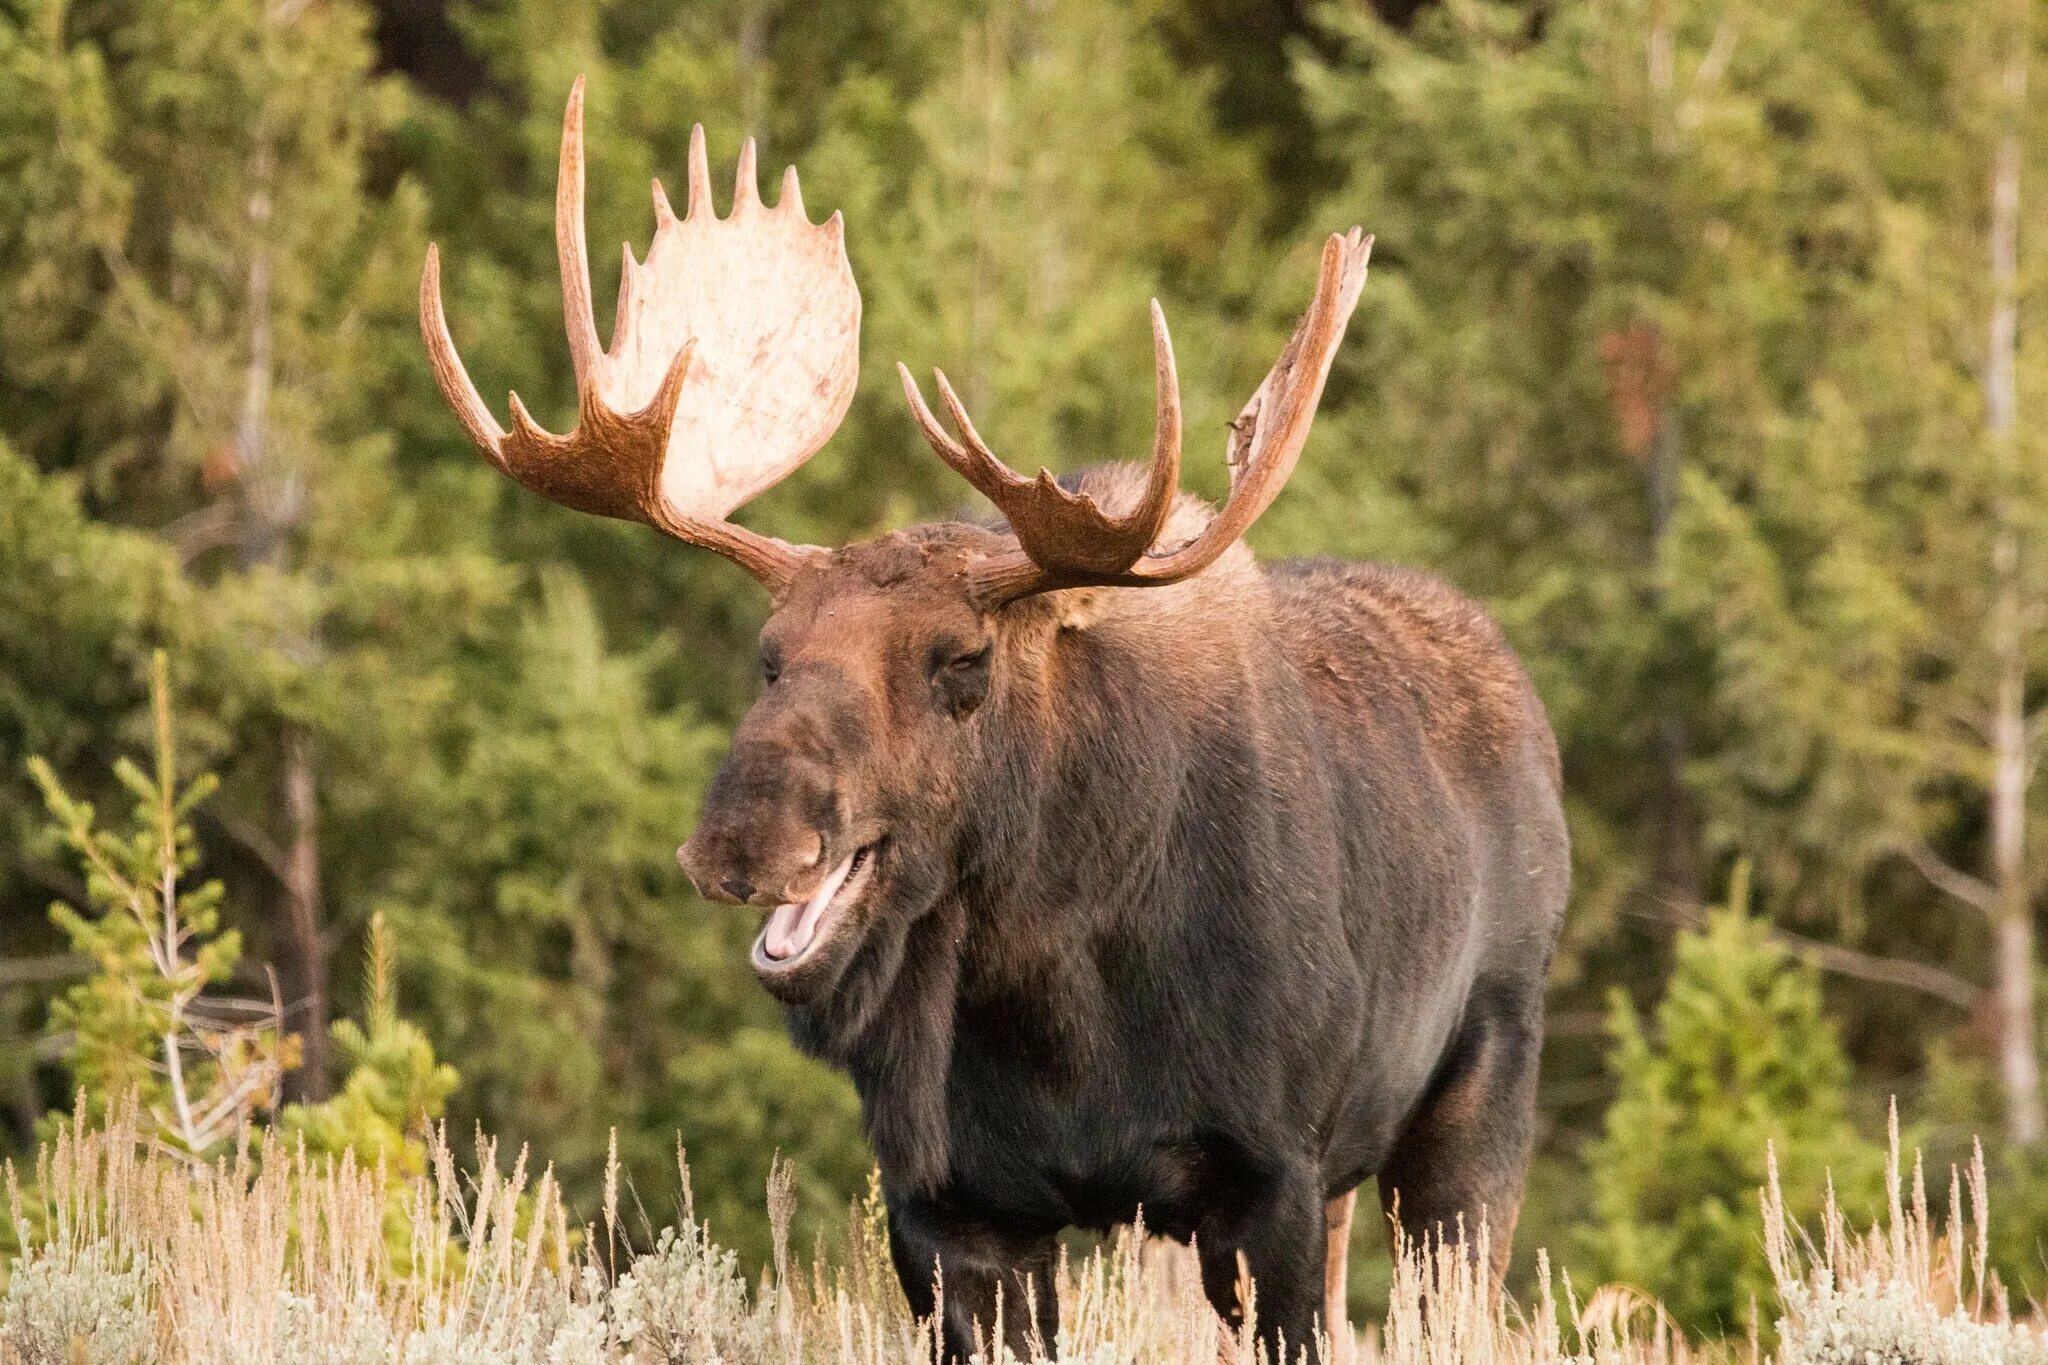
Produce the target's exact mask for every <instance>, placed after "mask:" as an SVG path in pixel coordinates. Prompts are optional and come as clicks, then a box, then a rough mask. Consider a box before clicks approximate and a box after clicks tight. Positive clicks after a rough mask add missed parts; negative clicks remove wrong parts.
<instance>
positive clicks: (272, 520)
mask: <svg viewBox="0 0 2048 1365" xmlns="http://www.w3.org/2000/svg"><path fill="white" fill-rule="evenodd" d="M296 12H297V11H296V10H295V9H293V8H290V7H288V6H284V5H273V6H271V8H270V10H269V16H270V19H271V22H272V23H274V24H282V23H285V22H289V20H290V18H291V17H292V16H293V15H295V14H296ZM251 141H252V144H253V146H252V149H251V151H250V155H249V180H250V193H249V224H250V227H251V229H252V234H251V237H252V241H253V243H254V245H253V249H252V250H251V252H250V256H249V277H248V315H249V359H248V364H247V367H246V368H245V370H244V372H243V381H242V405H241V412H240V415H239V417H238V418H237V420H236V423H235V457H236V467H237V481H238V492H239V495H240V496H239V497H238V498H237V499H236V502H235V507H236V526H235V539H236V543H237V547H238V556H239V558H240V561H241V563H242V566H243V568H245V569H249V568H255V567H257V566H259V565H266V564H275V563H277V562H278V561H279V560H280V559H281V558H282V557H283V556H284V554H285V553H286V550H287V548H288V541H289V538H290V535H291V532H292V528H293V527H294V526H296V525H297V523H298V519H299V513H300V507H301V503H302V498H303V490H302V488H301V485H300V481H299V479H298V478H297V476H296V475H295V473H294V472H293V471H291V470H288V469H285V468H282V467H280V466H279V464H278V462H277V460H276V459H275V458H274V457H275V455H276V452H275V451H274V450H273V449H272V448H271V447H272V439H271V437H272V433H271V424H270V394H271V386H272V380H273V375H274V371H275V368H276V358H275V340H274V337H275V321H274V318H273V316H272V310H273V307H274V304H273V299H272V270H273V268H274V264H275V263H274V260H273V252H272V249H271V244H270V236H269V233H270V218H271V211H272V205H271V195H272V190H273V186H274V182H275V179H276V149H275V146H274V144H273V141H272V138H271V135H270V133H269V131H268V129H266V128H264V127H262V126H260V125H259V126H258V127H256V128H255V129H254V130H253V133H252V138H251ZM291 643H292V646H293V647H292V648H291V649H290V651H289V652H290V653H291V654H292V655H293V657H295V658H302V659H312V658H314V657H316V656H317V653H318V642H317V641H313V640H303V639H301V640H295V641H293V642H291ZM277 781H278V791H277V794H278V798H279V801H280V804H281V807H282V818H283V820H284V824H285V829H284V837H283V839H282V840H281V841H280V842H281V843H282V845H283V849H284V866H283V868H282V869H281V871H280V875H279V879H278V880H279V886H278V890H279V895H280V899H281V900H282V905H281V906H280V907H279V910H280V912H281V913H279V914H278V915H277V919H278V921H280V923H281V927H282V929H283V934H282V940H283V946H284V947H285V948H286V950H287V953H288V957H287V960H286V961H285V962H284V963H283V964H282V965H283V966H284V976H285V979H286V982H287V984H288V986H289V988H290V991H291V1001H290V1005H291V1010H290V1015H291V1017H292V1018H293V1019H294V1020H295V1021H296V1023H297V1032H298V1034H299V1037H300V1042H301V1046H302V1048H303V1051H302V1052H301V1054H300V1055H301V1058H302V1062H301V1065H300V1067H299V1069H298V1070H297V1071H295V1072H293V1073H292V1074H291V1075H289V1076H288V1077H286V1080H285V1092H286V1095H287V1097H289V1098H291V1099H295V1100H309V1099H312V1100H317V1099H324V1098H326V1096H327V1094H328V1089H329V1080H328V1067H327V1063H328V1038H327V1028H328V1006H329V1001H328V992H327V942H326V935H325V933H324V931H323V929H322V925H321V914H320V840H319V824H318V813H319V789H318V787H317V785H316V783H315V781H314V769H313V741H312V735H311V734H310V732H308V730H307V729H306V727H305V726H304V725H303V724H301V723H299V722H297V721H292V720H286V721H283V722H282V723H281V724H280V727H279V731H278V772H277Z"/></svg>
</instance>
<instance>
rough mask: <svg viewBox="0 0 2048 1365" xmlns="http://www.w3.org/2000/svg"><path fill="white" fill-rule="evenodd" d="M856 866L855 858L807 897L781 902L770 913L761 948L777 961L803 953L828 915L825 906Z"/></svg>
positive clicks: (840, 865)
mask: <svg viewBox="0 0 2048 1365" xmlns="http://www.w3.org/2000/svg"><path fill="white" fill-rule="evenodd" d="M852 870H853V859H852V858H851V857H848V858H847V860H846V861H845V862H843V863H841V864H839V866H838V867H836V868H834V869H832V872H831V875H829V876H828V877H826V878H825V880H824V881H822V882H820V883H819V884H818V889H817V890H816V891H814V892H812V893H811V898H810V899H809V900H807V901H793V902H791V903H790V904H788V905H778V906H776V907H775V912H774V913H773V914H771V915H770V916H768V927H767V928H766V929H764V930H763V931H762V933H761V948H762V950H763V951H764V952H765V953H767V955H768V956H769V957H771V958H773V959H774V960H775V961H777V962H787V961H789V960H790V959H791V958H796V957H802V956H803V954H804V953H805V951H806V950H808V949H809V948H810V946H811V941H812V940H813V939H815V938H816V937H817V936H818V925H819V924H820V923H821V922H822V921H823V920H824V918H825V908H826V907H827V906H829V905H830V904H831V903H832V897H834V896H835V895H837V894H838V893H839V888H840V887H841V886H843V885H845V883H846V874H847V873H849V872H851V871H852Z"/></svg>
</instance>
